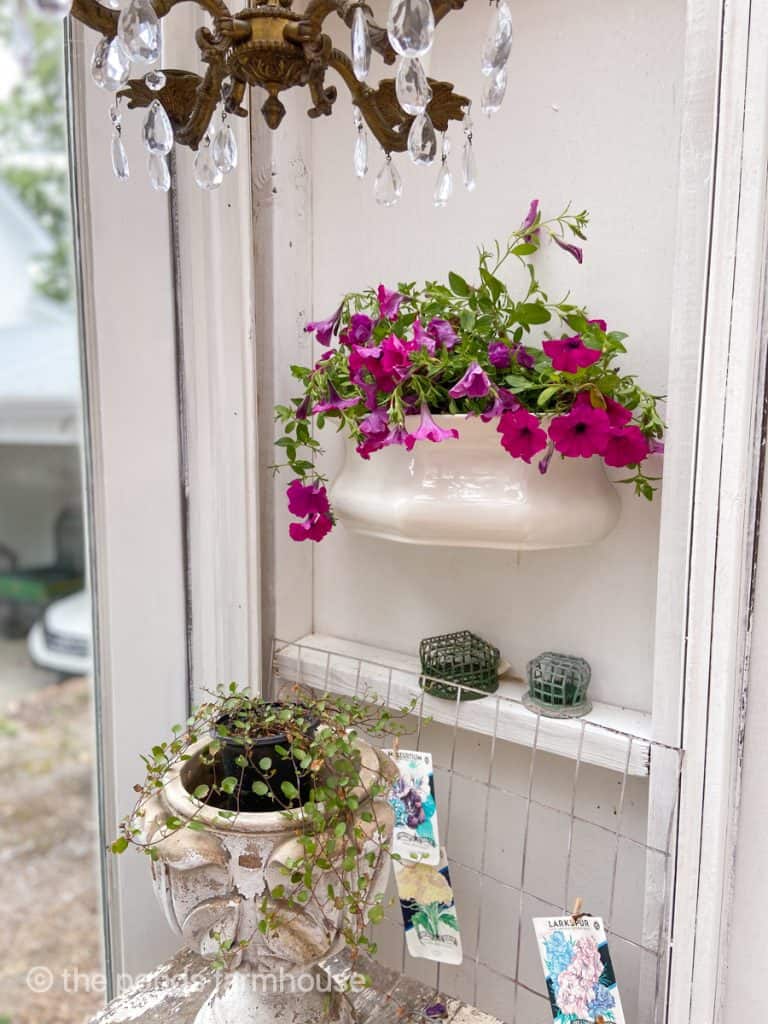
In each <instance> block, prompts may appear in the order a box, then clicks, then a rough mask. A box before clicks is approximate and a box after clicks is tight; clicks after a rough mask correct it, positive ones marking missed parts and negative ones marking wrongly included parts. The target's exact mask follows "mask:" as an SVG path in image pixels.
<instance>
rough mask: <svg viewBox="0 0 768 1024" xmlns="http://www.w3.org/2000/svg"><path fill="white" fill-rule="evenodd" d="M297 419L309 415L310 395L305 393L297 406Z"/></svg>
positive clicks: (303, 418) (302, 418)
mask: <svg viewBox="0 0 768 1024" xmlns="http://www.w3.org/2000/svg"><path fill="white" fill-rule="evenodd" d="M295 415H296V419H297V420H305V419H306V418H307V416H309V395H305V396H304V398H302V400H301V402H299V404H298V405H297V406H296V414H295Z"/></svg>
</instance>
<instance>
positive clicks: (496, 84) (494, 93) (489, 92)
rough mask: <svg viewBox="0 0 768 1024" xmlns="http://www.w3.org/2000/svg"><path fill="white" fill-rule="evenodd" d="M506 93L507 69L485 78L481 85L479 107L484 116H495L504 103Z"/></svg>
mask: <svg viewBox="0 0 768 1024" xmlns="http://www.w3.org/2000/svg"><path fill="white" fill-rule="evenodd" d="M506 91H507V69H506V68H501V69H500V70H499V71H497V72H496V74H495V75H491V77H490V78H486V80H485V82H484V83H483V95H482V99H481V100H480V107H481V109H482V111H483V113H484V114H488V116H489V117H490V115H491V114H495V113H496V111H497V110H498V109H499V107H500V106H501V104H502V103H503V102H504V95H505V93H506Z"/></svg>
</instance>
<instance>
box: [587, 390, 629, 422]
mask: <svg viewBox="0 0 768 1024" xmlns="http://www.w3.org/2000/svg"><path fill="white" fill-rule="evenodd" d="M602 397H603V401H604V402H605V411H606V412H607V413H608V420H609V422H610V424H611V426H612V427H623V426H624V425H625V424H626V423H629V421H630V420H631V419H632V411H631V410H630V409H627V407H626V406H625V405H622V404H621V402H617V401H616V400H615V399H613V398H609V397H608V395H603V396H602ZM574 404H575V405H588V406H589V407H590V408H592V399H591V397H590V394H589V391H580V392H579V394H578V395H577V396H576V402H575V403H574Z"/></svg>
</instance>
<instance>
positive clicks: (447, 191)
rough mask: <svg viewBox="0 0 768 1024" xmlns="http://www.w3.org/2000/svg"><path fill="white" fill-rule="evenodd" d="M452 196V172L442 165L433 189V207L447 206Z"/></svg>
mask: <svg viewBox="0 0 768 1024" xmlns="http://www.w3.org/2000/svg"><path fill="white" fill-rule="evenodd" d="M452 195H453V172H452V171H451V169H450V167H449V166H448V164H447V163H443V166H442V167H441V168H440V173H439V174H438V176H437V185H436V187H435V206H447V205H448V200H449V199H450V198H451V196H452Z"/></svg>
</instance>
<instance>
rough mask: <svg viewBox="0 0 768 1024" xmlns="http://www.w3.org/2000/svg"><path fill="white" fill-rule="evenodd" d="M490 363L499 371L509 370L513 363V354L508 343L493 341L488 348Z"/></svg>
mask: <svg viewBox="0 0 768 1024" xmlns="http://www.w3.org/2000/svg"><path fill="white" fill-rule="evenodd" d="M488 362H489V363H490V364H491V366H495V367H496V369H497V370H508V369H509V367H510V365H511V363H512V352H511V350H510V348H509V345H508V344H507V343H506V341H492V342H491V343H490V345H489V346H488Z"/></svg>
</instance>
